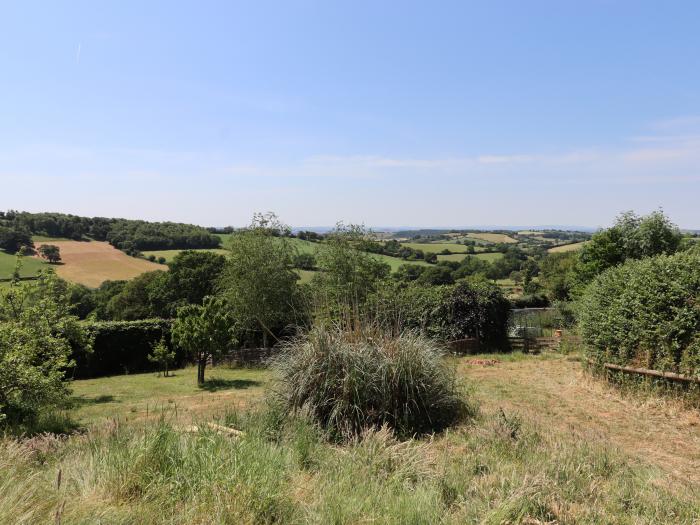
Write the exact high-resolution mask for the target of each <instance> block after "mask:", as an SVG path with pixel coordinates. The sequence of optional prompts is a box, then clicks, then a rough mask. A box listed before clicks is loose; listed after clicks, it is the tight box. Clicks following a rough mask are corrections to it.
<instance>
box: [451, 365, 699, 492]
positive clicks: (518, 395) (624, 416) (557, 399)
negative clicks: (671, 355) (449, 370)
mask: <svg viewBox="0 0 700 525" xmlns="http://www.w3.org/2000/svg"><path fill="white" fill-rule="evenodd" d="M459 370H460V373H461V374H463V375H464V376H466V377H467V378H469V379H470V380H471V382H472V383H473V384H474V386H475V387H476V389H475V390H476V395H477V396H478V397H479V401H480V402H481V406H482V407H484V409H486V410H498V409H500V408H503V409H504V410H506V411H508V410H514V411H517V412H519V413H521V414H523V415H526V416H527V417H528V418H532V419H534V420H535V421H536V422H537V423H539V424H541V425H543V427H544V428H551V429H555V430H557V431H558V432H562V433H568V434H571V435H575V436H581V437H584V438H585V439H587V440H591V441H598V442H604V443H607V444H610V445H613V446H615V447H617V448H619V449H621V450H623V451H624V452H626V453H627V454H628V455H630V456H631V457H634V458H636V459H638V460H639V461H641V462H646V463H650V464H652V465H654V466H657V467H659V468H660V469H661V470H662V471H664V472H666V473H667V474H668V475H669V476H670V477H672V478H675V479H676V480H681V481H688V482H689V483H690V484H692V485H695V486H699V485H700V412H699V411H697V410H692V409H687V408H683V407H681V406H680V405H679V403H677V402H675V401H672V400H668V401H667V400H663V399H657V400H651V401H650V400H648V399H646V400H645V399H642V398H641V397H640V398H636V397H630V396H622V395H621V394H620V392H619V391H618V390H616V389H615V388H613V387H611V386H609V385H608V384H606V383H605V382H604V381H602V380H598V379H594V378H592V377H590V376H589V375H588V374H587V373H586V372H585V371H584V370H583V369H582V367H581V364H580V363H578V362H575V361H570V360H567V359H564V358H552V359H544V358H537V357H533V358H531V359H525V360H521V361H515V362H501V363H497V364H496V365H495V366H478V365H477V366H475V365H471V364H469V360H467V359H463V360H462V361H461V362H460V363H459Z"/></svg>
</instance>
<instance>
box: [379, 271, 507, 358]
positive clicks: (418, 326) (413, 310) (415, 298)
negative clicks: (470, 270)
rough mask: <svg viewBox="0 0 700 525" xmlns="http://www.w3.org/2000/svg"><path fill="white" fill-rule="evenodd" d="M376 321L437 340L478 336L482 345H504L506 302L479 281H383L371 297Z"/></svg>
mask: <svg viewBox="0 0 700 525" xmlns="http://www.w3.org/2000/svg"><path fill="white" fill-rule="evenodd" d="M373 301H374V304H372V308H371V309H372V310H374V311H376V312H377V314H376V315H377V317H378V319H379V320H380V322H381V323H382V324H383V325H385V326H387V327H389V328H392V329H395V330H397V331H401V330H405V329H409V330H418V331H420V332H421V333H423V334H425V335H427V336H428V337H430V338H434V339H437V340H439V341H445V342H446V341H454V340H457V339H465V338H478V339H479V340H480V342H481V344H482V347H483V348H489V349H493V350H502V349H503V348H505V347H507V333H508V317H509V314H510V308H511V306H510V302H509V301H508V299H506V298H505V297H504V296H503V292H501V290H500V288H499V287H498V286H497V285H495V284H492V283H488V282H482V281H476V280H474V281H461V282H459V283H458V284H455V285H451V286H421V285H419V284H417V283H412V284H409V285H408V286H401V285H391V284H389V285H386V286H384V287H383V288H382V289H380V290H379V291H378V292H377V293H376V294H375V296H374V297H373Z"/></svg>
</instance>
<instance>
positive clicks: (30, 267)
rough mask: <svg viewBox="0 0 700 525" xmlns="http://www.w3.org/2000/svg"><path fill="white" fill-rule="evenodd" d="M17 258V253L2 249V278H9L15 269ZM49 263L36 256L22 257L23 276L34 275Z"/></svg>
mask: <svg viewBox="0 0 700 525" xmlns="http://www.w3.org/2000/svg"><path fill="white" fill-rule="evenodd" d="M16 261H17V258H16V256H15V255H12V254H9V253H5V252H2V251H0V279H9V278H11V277H12V272H13V271H14V270H15V263H16ZM46 267H47V264H46V263H45V262H44V261H42V260H41V259H38V258H36V257H22V269H21V270H20V272H19V274H20V276H21V277H33V276H35V275H36V274H37V273H38V272H39V270H41V269H42V268H46Z"/></svg>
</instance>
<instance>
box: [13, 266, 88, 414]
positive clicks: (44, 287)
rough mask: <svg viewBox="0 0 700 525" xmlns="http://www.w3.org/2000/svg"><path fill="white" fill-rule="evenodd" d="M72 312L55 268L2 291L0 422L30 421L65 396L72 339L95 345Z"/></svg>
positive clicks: (86, 347) (73, 341)
mask: <svg viewBox="0 0 700 525" xmlns="http://www.w3.org/2000/svg"><path fill="white" fill-rule="evenodd" d="M69 311H70V306H69V304H68V300H67V298H66V295H65V290H64V288H63V287H62V286H61V283H60V282H59V281H58V279H57V278H56V277H55V275H53V273H51V272H50V273H47V274H42V275H40V277H39V279H38V280H37V281H34V282H32V283H31V284H28V285H25V284H17V283H14V284H13V285H12V286H11V287H10V288H9V289H8V290H6V291H0V425H4V424H9V425H13V426H14V425H24V424H28V423H29V424H30V423H32V421H33V420H35V419H36V417H37V416H38V415H39V414H40V412H41V411H42V410H44V409H46V408H48V407H52V406H56V405H58V404H60V403H61V402H63V401H64V400H65V399H66V397H67V394H68V389H67V387H66V383H65V382H64V375H65V369H66V367H68V366H69V365H70V364H71V363H70V352H71V343H76V342H79V343H81V344H82V345H83V346H84V347H85V349H86V351H89V347H90V340H89V337H87V336H86V333H85V331H84V330H83V328H82V327H81V325H80V323H79V322H78V319H77V317H75V316H72V315H70V314H69Z"/></svg>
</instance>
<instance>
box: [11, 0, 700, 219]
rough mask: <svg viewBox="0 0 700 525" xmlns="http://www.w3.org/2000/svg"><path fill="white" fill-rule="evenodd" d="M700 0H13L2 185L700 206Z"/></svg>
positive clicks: (201, 211)
mask: <svg viewBox="0 0 700 525" xmlns="http://www.w3.org/2000/svg"><path fill="white" fill-rule="evenodd" d="M698 20H700V2H695V1H693V2H690V1H689V2H674V1H669V2H657V1H655V2H643V1H612V0H610V1H594V0H587V1H578V2H573V1H571V2H569V1H558V0H557V1H554V0H553V1H547V2H545V1H511V2H499V1H484V2H468V1H456V2H447V1H437V2H427V1H425V2H411V1H406V0H404V1H401V2H388V1H385V2H382V1H376V0H375V1H368V2H364V1H353V2H330V1H325V2H320V1H319V2H312V1H299V2H297V1H291V0H290V1H285V2H265V1H255V2H252V1H251V2H245V3H243V2H233V1H228V2H206V1H198V2H187V3H185V2H172V1H170V2H128V1H120V2H109V3H108V2H72V1H71V2H68V1H66V2H31V1H23V2H3V3H0V183H1V185H0V209H7V208H14V209H23V210H30V211H41V210H53V211H65V212H72V213H77V214H82V215H103V216H122V217H131V218H146V219H154V220H166V219H169V220H181V221H187V222H194V223H198V224H206V225H209V224H215V225H225V224H233V225H242V224H245V223H247V222H248V221H249V219H250V217H251V216H252V214H253V212H255V211H266V210H274V211H276V212H277V213H278V214H279V215H280V216H281V217H282V219H283V220H285V221H286V222H288V223H290V224H292V225H330V224H333V223H335V222H336V221H337V220H345V221H350V222H362V223H365V224H367V225H374V226H377V225H384V226H399V225H401V226H406V225H408V226H421V225H422V226H469V225H486V224H488V225H536V224H569V225H587V226H599V225H606V224H609V223H610V222H611V221H612V219H613V218H614V217H615V215H617V214H618V213H619V212H620V211H623V210H627V209H634V210H636V211H638V212H642V213H644V212H648V211H651V210H653V209H656V208H659V207H662V208H663V209H664V210H665V211H666V212H667V213H668V214H669V215H670V216H671V218H672V219H673V220H675V222H677V223H678V224H679V225H681V226H683V227H689V228H700V212H699V211H698V202H699V201H700V67H699V63H698V60H699V58H698V57H700V31H699V30H698Z"/></svg>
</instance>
